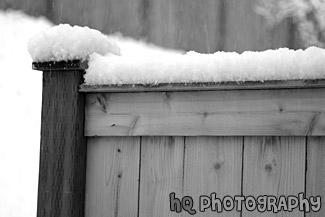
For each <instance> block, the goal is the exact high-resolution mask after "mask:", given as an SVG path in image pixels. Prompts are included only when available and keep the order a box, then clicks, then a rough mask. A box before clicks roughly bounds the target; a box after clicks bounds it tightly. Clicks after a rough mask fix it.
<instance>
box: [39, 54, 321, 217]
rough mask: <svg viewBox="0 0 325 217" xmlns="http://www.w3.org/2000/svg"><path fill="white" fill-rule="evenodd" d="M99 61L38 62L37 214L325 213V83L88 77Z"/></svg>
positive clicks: (318, 80)
mask: <svg viewBox="0 0 325 217" xmlns="http://www.w3.org/2000/svg"><path fill="white" fill-rule="evenodd" d="M108 58H109V57H108ZM90 64H91V61H90V62H87V61H80V60H73V61H67V62H34V63H33V68H34V69H37V70H42V71H43V102H42V131H41V138H42V139H41V157H40V175H39V192H38V216H42V217H49V216H62V217H63V216H64V217H70V216H71V217H77V216H78V217H83V216H86V217H94V216H143V217H146V216H148V217H149V216H177V215H180V214H178V213H177V211H182V212H183V213H185V215H189V214H194V212H195V215H198V216H216V215H217V214H220V215H221V216H224V215H227V216H259V215H260V214H261V213H260V212H259V211H258V210H257V208H256V209H255V210H253V211H252V210H251V209H252V206H253V205H252V204H254V203H255V205H258V203H259V206H256V207H259V208H261V206H260V205H261V203H262V205H263V202H261V200H262V199H263V197H262V196H263V195H267V196H268V197H267V198H266V199H265V200H266V201H268V206H270V207H271V208H270V210H264V211H265V212H266V213H267V215H269V216H273V215H274V216H275V215H276V214H274V212H276V211H279V214H281V215H282V214H283V213H285V215H286V216H295V217H296V216H301V217H302V216H305V213H307V214H306V215H307V216H324V215H325V210H324V202H323V201H324V197H325V190H324V189H325V186H324V185H325V173H324V168H325V158H324V156H325V137H324V136H325V81H324V80H323V79H292V80H277V81H275V80H266V81H264V82H261V81H246V82H243V83H240V82H236V81H232V82H213V83H208V82H198V83H191V84H184V83H169V84H167V83H165V84H155V85H150V84H140V83H139V84H124V85H119V84H109V85H87V83H83V82H84V81H83V75H84V73H86V71H87V70H88V69H89V68H90V67H91V66H90ZM315 64H319V63H317V62H316V63H315ZM103 67H105V66H103ZM315 67H317V66H315ZM112 68H114V67H112ZM323 72H324V71H323ZM87 73H89V71H87ZM283 73H285V71H283ZM315 74H319V72H317V73H315ZM323 74H324V73H323ZM88 75H89V74H88ZM319 75H322V73H320V74H319ZM86 77H87V76H86ZM172 193H175V194H172ZM214 193H216V195H215V194H214ZM240 195H241V196H245V197H246V198H245V201H244V202H243V203H242V209H241V210H240V209H239V207H238V200H237V201H235V202H234V201H233V200H230V198H235V196H238V197H239V196H240ZM185 196H188V197H185ZM200 196H201V197H200ZM317 196H320V198H321V199H323V200H322V202H320V201H318V203H317V200H316V199H315V198H316V197H317ZM183 197H184V198H183ZM212 197H216V198H215V200H212V199H211V198H212ZM284 197H285V198H286V199H285V202H284V203H282V205H281V202H279V201H281V198H284ZM191 198H192V199H193V200H191ZM218 198H220V200H221V201H220V204H223V205H224V206H223V207H221V206H220V205H219V204H218V203H217V202H216V201H218ZM254 198H260V200H256V201H255V200H253V199H254ZM304 198H307V199H308V198H309V199H310V198H312V199H313V198H314V199H315V203H306V202H304V201H306V200H307V199H306V200H304ZM178 199H179V200H178ZM182 199H183V200H182ZM237 199H238V198H237ZM295 199H297V201H298V202H297V204H295ZM248 200H250V202H247V201H248ZM274 200H275V201H277V202H276V205H274V203H273V202H274ZM225 201H228V202H225ZM231 201H233V202H234V203H232V202H231ZM271 201H273V202H271ZM288 201H289V202H288ZM290 201H291V202H292V203H291V202H290ZM182 202H183V207H182V206H181V205H182ZM282 202H283V201H282ZM209 203H210V205H211V206H208V205H209ZM239 203H240V202H239ZM265 203H267V202H265ZM265 203H264V205H265ZM272 203H273V205H272ZM191 204H192V205H193V207H191ZM232 204H233V205H232ZM270 204H271V205H270ZM218 205H219V206H218ZM235 205H237V206H235ZM321 205H322V207H321ZM300 207H302V210H301V211H300V210H299V208H300ZM213 208H215V210H213ZM232 208H234V209H232ZM253 208H254V207H253ZM219 209H221V210H219ZM261 209H262V211H263V207H262V208H261ZM172 210H175V211H172ZM218 210H219V211H220V213H218ZM279 214H277V215H279Z"/></svg>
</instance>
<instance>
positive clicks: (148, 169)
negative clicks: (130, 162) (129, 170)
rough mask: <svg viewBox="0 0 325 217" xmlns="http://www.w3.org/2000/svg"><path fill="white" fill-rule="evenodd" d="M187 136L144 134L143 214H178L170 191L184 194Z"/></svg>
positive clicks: (142, 169)
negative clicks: (150, 135)
mask: <svg viewBox="0 0 325 217" xmlns="http://www.w3.org/2000/svg"><path fill="white" fill-rule="evenodd" d="M183 153H184V137H142V143H141V176H140V201H139V203H140V206H139V207H140V210H139V216H144V217H147V216H150V217H154V216H177V213H176V212H171V211H170V208H169V194H170V193H172V192H175V194H176V197H182V190H183Z"/></svg>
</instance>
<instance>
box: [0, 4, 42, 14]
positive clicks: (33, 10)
mask: <svg viewBox="0 0 325 217" xmlns="http://www.w3.org/2000/svg"><path fill="white" fill-rule="evenodd" d="M46 7H47V2H46V1H44V0H2V1H0V9H3V10H7V9H13V10H22V11H24V12H25V13H26V14H30V15H33V16H41V15H43V16H47V11H46Z"/></svg>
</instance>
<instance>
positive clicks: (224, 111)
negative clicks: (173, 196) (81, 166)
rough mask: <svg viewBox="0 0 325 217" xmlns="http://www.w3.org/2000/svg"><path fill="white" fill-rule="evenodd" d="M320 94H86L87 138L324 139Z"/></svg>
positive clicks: (318, 91) (324, 102) (324, 97)
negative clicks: (300, 137) (305, 137)
mask: <svg viewBox="0 0 325 217" xmlns="http://www.w3.org/2000/svg"><path fill="white" fill-rule="evenodd" d="M324 93H325V89H322V88H320V89H292V90H291V89H288V90H287V89H285V90H282V89H280V90H242V91H199V92H197V91H192V92H158V93H154V92H153V93H151V92H150V93H111V94H109V93H107V94H88V95H87V100H86V125H85V135H86V136H114V135H119V136H127V135H128V136H138V135H161V136H164V135H176V136H199V135H215V136H217V135H221V136H225V135H229V136H230V135H325V113H324V111H325V94H324Z"/></svg>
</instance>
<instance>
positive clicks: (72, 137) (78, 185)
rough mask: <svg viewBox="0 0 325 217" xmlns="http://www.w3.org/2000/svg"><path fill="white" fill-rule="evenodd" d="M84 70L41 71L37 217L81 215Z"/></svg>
mask: <svg viewBox="0 0 325 217" xmlns="http://www.w3.org/2000/svg"><path fill="white" fill-rule="evenodd" d="M82 82H83V71H81V70H74V69H70V71H46V72H43V97H42V121H41V147H40V169H39V185H38V204H37V216H38V217H82V216H84V204H85V203H84V200H85V180H86V146H87V144H86V138H85V137H84V95H83V94H82V93H79V92H78V87H79V85H80V84H81V83H82Z"/></svg>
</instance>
